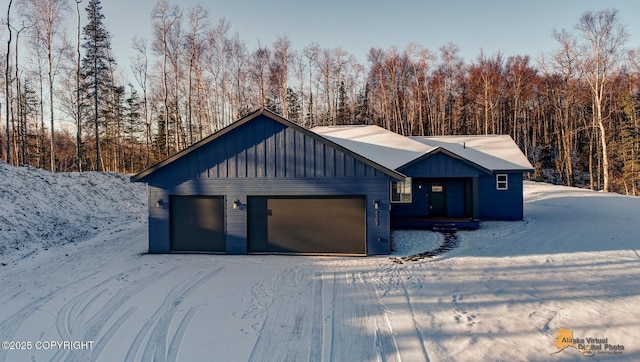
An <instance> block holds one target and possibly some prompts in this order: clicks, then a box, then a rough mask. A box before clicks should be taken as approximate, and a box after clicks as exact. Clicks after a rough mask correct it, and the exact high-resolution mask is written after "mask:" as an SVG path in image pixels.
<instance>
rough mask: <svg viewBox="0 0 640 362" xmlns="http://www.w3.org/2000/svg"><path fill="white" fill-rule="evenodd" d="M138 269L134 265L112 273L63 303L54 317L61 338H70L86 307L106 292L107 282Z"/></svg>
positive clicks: (79, 325)
mask: <svg viewBox="0 0 640 362" xmlns="http://www.w3.org/2000/svg"><path fill="white" fill-rule="evenodd" d="M140 269H142V268H141V267H135V268H132V269H129V270H127V271H124V272H122V273H118V274H116V275H113V276H111V277H109V278H107V279H105V280H103V281H102V282H100V283H99V284H97V285H95V286H93V287H91V288H89V289H87V290H85V291H84V292H82V293H80V294H78V295H77V296H75V297H74V298H73V299H71V300H70V301H69V302H67V303H66V304H65V305H63V306H62V307H61V308H60V310H59V311H58V315H57V318H56V329H57V331H58V334H59V335H60V338H61V340H63V341H70V340H72V339H71V338H72V336H73V334H74V333H73V332H74V331H77V330H78V329H79V328H80V327H81V325H82V317H83V316H85V314H86V313H87V308H88V307H89V306H92V305H94V304H95V303H96V302H97V300H98V299H100V298H101V297H103V296H104V294H105V293H107V291H108V288H107V287H106V285H107V284H109V283H111V282H113V281H114V280H116V279H118V278H120V277H122V276H123V275H127V274H131V273H136V272H138V271H140Z"/></svg>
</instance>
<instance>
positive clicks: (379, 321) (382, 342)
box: [363, 272, 402, 362]
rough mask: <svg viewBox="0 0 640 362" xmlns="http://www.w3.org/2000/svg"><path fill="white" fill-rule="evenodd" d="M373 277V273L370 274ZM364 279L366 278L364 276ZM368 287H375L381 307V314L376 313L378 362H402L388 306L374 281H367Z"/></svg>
mask: <svg viewBox="0 0 640 362" xmlns="http://www.w3.org/2000/svg"><path fill="white" fill-rule="evenodd" d="M369 275H370V276H371V275H372V273H371V272H370V273H369ZM363 279H365V277H364V276H363ZM365 283H367V284H368V285H373V288H374V291H375V293H376V301H377V302H378V305H379V307H380V310H379V313H376V318H375V322H376V324H375V325H376V346H377V351H378V360H379V361H385V362H386V361H389V362H395V361H398V362H399V361H402V358H401V357H400V351H399V349H398V343H397V341H396V338H395V335H394V333H393V327H392V326H391V321H390V320H389V316H388V315H387V313H388V311H387V306H386V305H385V304H384V303H383V302H382V299H381V297H380V293H379V291H378V288H377V287H376V286H375V283H374V282H373V281H365Z"/></svg>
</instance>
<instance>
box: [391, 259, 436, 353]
mask: <svg viewBox="0 0 640 362" xmlns="http://www.w3.org/2000/svg"><path fill="white" fill-rule="evenodd" d="M396 274H397V277H398V279H399V280H400V285H401V288H402V293H403V294H404V298H405V300H406V301H407V306H408V307H409V312H410V313H411V321H410V324H411V325H413V328H414V330H415V333H416V337H417V338H418V342H419V344H420V349H421V350H422V353H423V354H424V361H430V359H429V354H428V353H427V349H426V347H425V345H424V336H423V335H422V332H421V331H420V328H419V327H418V322H417V321H416V313H415V310H414V309H413V301H412V300H411V296H410V295H409V290H408V289H407V285H406V284H405V282H404V279H403V278H402V275H401V274H400V272H399V271H398V269H396Z"/></svg>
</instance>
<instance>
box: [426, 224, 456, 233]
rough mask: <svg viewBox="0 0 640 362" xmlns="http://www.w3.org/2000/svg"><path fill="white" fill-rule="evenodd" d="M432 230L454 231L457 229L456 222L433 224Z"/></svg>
mask: <svg viewBox="0 0 640 362" xmlns="http://www.w3.org/2000/svg"><path fill="white" fill-rule="evenodd" d="M432 228H433V230H435V231H440V232H445V233H455V232H456V231H458V228H457V227H456V224H433V226H432Z"/></svg>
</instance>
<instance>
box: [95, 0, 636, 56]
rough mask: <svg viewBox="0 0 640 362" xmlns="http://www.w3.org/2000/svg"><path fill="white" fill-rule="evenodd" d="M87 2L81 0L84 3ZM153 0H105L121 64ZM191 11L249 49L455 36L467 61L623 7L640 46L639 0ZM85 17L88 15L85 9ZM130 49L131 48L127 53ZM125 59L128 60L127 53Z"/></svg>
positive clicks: (393, 1) (343, 3) (548, 40)
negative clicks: (280, 40) (285, 42)
mask: <svg viewBox="0 0 640 362" xmlns="http://www.w3.org/2000/svg"><path fill="white" fill-rule="evenodd" d="M86 2H87V1H86V0H85V1H83V6H86V4H85V3H86ZM155 3H156V2H155V1H153V0H135V1H132V0H103V1H102V5H103V11H104V13H105V16H106V22H107V27H108V30H109V31H110V32H111V34H112V35H113V36H114V39H113V48H114V51H115V52H116V56H117V57H118V62H119V64H121V65H123V66H124V67H128V64H129V62H128V59H127V58H128V56H129V55H130V54H131V53H130V51H129V48H130V44H131V39H132V37H133V36H134V35H138V36H144V37H146V38H150V29H151V21H150V13H151V9H152V8H153V6H154V5H155ZM171 3H172V4H179V5H180V7H181V8H182V9H183V11H184V16H185V18H186V16H187V13H188V12H187V10H188V9H189V8H190V7H192V6H193V5H196V4H201V5H203V6H204V7H205V8H207V9H208V10H209V12H210V17H211V19H212V22H213V23H217V21H218V19H220V18H222V17H224V18H226V19H227V20H228V21H229V22H230V24H231V33H235V32H238V33H239V35H240V38H241V39H242V40H244V41H245V42H246V43H247V46H248V48H249V49H255V48H256V46H257V45H258V42H260V44H262V45H271V44H272V43H273V41H274V40H275V39H276V38H277V37H279V36H282V35H286V36H287V37H288V38H289V39H290V40H291V43H292V46H293V48H294V49H297V50H302V49H303V48H304V47H305V46H307V45H309V44H310V43H311V42H316V43H318V44H320V45H321V46H322V47H324V48H333V47H338V46H340V47H342V48H343V49H344V50H345V51H347V52H349V53H351V54H353V55H355V56H356V57H357V58H358V59H359V60H360V61H361V62H363V63H364V62H365V61H366V54H367V52H368V50H369V48H371V47H381V48H384V49H386V48H388V47H390V46H392V45H397V46H398V47H400V48H404V47H405V45H406V44H408V43H411V42H414V43H417V44H421V45H423V46H425V47H426V48H428V49H430V50H432V51H437V50H438V48H440V47H441V46H442V45H444V44H446V43H448V42H453V43H455V44H457V45H458V46H459V48H460V54H461V55H462V56H463V57H464V58H465V60H466V61H468V62H469V61H472V60H474V59H475V58H476V57H477V56H478V55H479V54H480V49H483V51H484V53H485V54H487V55H493V54H495V53H497V52H498V51H500V52H501V53H502V54H503V55H504V56H510V55H516V54H518V55H530V56H531V57H532V58H534V59H535V58H536V57H537V56H538V55H540V54H541V53H549V52H551V51H553V50H554V49H555V48H556V43H555V41H554V40H553V39H552V37H551V32H552V30H553V29H554V28H556V29H560V28H566V29H570V30H572V29H573V26H574V24H576V23H577V20H578V18H579V16H580V15H581V14H582V13H583V12H584V11H587V10H601V9H604V8H615V9H618V10H619V11H620V18H621V22H622V23H623V24H625V26H626V27H627V30H628V32H629V33H630V35H631V36H630V39H629V42H628V43H627V46H629V47H640V21H638V16H639V15H640V1H636V0H608V1H606V0H522V1H521V0H406V1H401V0H385V1H381V0H369V1H365V0H362V1H354V0H318V1H307V0H268V1H265V0H263V1H254V0H181V1H177V0H173V1H171ZM83 16H84V14H83ZM124 54H126V55H124ZM123 58H124V59H123Z"/></svg>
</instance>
